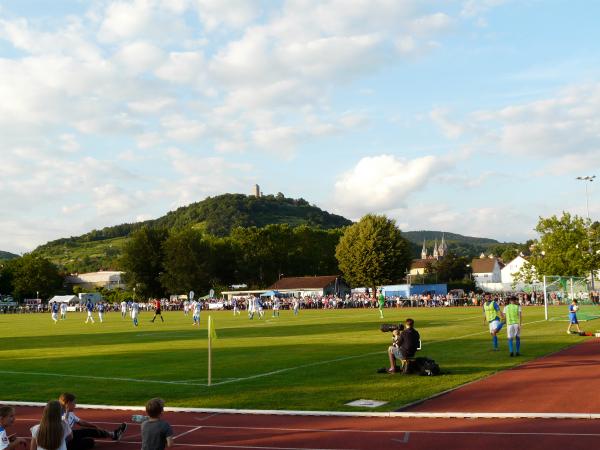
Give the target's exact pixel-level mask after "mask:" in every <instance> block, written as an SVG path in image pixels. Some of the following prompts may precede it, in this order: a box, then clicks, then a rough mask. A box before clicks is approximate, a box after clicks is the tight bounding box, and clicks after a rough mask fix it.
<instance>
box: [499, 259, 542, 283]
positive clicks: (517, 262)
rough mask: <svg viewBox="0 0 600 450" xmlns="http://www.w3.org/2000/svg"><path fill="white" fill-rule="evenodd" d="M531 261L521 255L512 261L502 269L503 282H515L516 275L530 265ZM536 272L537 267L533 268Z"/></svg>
mask: <svg viewBox="0 0 600 450" xmlns="http://www.w3.org/2000/svg"><path fill="white" fill-rule="evenodd" d="M528 264H529V261H527V260H526V259H525V258H523V257H522V256H521V255H519V256H517V257H516V258H515V259H513V260H512V261H510V262H509V263H508V264H507V265H506V266H504V267H503V268H502V269H501V271H500V272H501V278H502V284H513V283H514V282H515V275H516V274H517V273H518V272H519V271H520V270H521V269H522V268H523V267H524V266H525V265H528ZM532 270H533V271H534V272H535V268H532Z"/></svg>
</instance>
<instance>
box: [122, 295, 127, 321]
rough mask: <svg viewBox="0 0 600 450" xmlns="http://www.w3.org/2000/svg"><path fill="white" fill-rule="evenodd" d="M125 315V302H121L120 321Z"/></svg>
mask: <svg viewBox="0 0 600 450" xmlns="http://www.w3.org/2000/svg"><path fill="white" fill-rule="evenodd" d="M126 315H127V302H126V301H125V300H123V301H122V302H121V319H124V318H125V316H126Z"/></svg>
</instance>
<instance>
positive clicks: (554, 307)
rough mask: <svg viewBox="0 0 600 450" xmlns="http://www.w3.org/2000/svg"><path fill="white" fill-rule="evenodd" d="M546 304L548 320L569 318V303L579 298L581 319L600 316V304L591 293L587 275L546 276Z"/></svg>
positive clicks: (578, 315)
mask: <svg viewBox="0 0 600 450" xmlns="http://www.w3.org/2000/svg"><path fill="white" fill-rule="evenodd" d="M543 287H544V305H545V307H546V311H547V314H546V318H547V319H548V320H560V321H568V320H569V309H568V305H570V304H571V302H572V301H573V299H575V300H577V304H578V306H579V310H578V311H577V319H578V320H579V321H587V320H594V319H598V318H600V306H599V305H598V303H597V302H596V300H595V298H594V297H593V296H592V295H590V289H589V285H588V279H587V278H585V277H561V276H545V277H544V281H543Z"/></svg>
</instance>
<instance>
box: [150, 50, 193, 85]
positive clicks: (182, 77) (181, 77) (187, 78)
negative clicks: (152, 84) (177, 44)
mask: <svg viewBox="0 0 600 450" xmlns="http://www.w3.org/2000/svg"><path fill="white" fill-rule="evenodd" d="M204 71H205V62H204V57H203V55H202V53H200V52H171V53H170V54H169V58H168V60H167V61H165V63H164V64H163V65H162V66H161V67H159V68H158V69H157V70H156V76H158V77H159V78H161V79H163V80H167V81H171V82H174V83H191V82H200V81H202V80H203V79H204Z"/></svg>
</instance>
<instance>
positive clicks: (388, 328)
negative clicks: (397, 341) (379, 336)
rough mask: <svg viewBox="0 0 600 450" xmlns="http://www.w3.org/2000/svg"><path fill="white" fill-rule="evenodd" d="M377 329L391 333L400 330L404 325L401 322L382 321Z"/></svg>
mask: <svg viewBox="0 0 600 450" xmlns="http://www.w3.org/2000/svg"><path fill="white" fill-rule="evenodd" d="M379 329H380V330H381V331H382V332H383V333H391V332H392V331H394V330H398V331H402V330H404V325H403V324H401V323H397V324H396V323H382V324H381V326H380V327H379Z"/></svg>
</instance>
